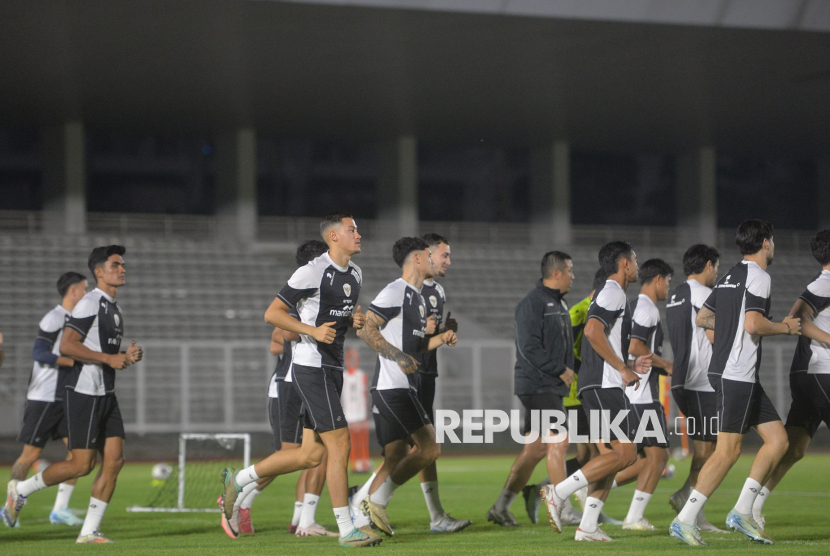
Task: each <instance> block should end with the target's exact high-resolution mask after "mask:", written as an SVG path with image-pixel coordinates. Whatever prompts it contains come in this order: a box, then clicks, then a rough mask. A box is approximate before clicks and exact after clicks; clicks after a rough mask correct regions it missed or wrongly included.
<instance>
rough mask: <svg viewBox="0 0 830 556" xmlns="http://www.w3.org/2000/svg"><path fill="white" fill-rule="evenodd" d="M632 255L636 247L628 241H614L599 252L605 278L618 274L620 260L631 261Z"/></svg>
mask: <svg viewBox="0 0 830 556" xmlns="http://www.w3.org/2000/svg"><path fill="white" fill-rule="evenodd" d="M632 253H634V247H632V246H631V244H630V243H628V242H627V241H612V242H610V243H606V244H605V245H603V246H602V249H600V250H599V265H600V266H601V267H602V270H603V271H604V272H605V277H606V278H608V277H609V276H611V275H612V274H616V273H617V269H619V267H620V259H622V258H626V259H631V254H632Z"/></svg>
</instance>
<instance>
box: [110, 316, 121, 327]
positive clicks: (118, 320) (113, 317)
mask: <svg viewBox="0 0 830 556" xmlns="http://www.w3.org/2000/svg"><path fill="white" fill-rule="evenodd" d="M112 319H113V320H114V321H115V326H121V317H119V316H118V313H115V314H114V315H112Z"/></svg>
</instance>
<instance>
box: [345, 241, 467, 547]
mask: <svg viewBox="0 0 830 556" xmlns="http://www.w3.org/2000/svg"><path fill="white" fill-rule="evenodd" d="M392 258H393V259H394V260H395V263H396V264H397V265H398V266H399V267H401V269H402V271H403V272H402V276H401V278H398V279H397V280H395V281H394V282H392V283H390V284H389V285H387V286H386V287H385V288H384V289H383V290H382V291H381V292H380V293H379V294H378V296H377V297H376V298H375V299H374V301H372V304H371V305H370V306H369V312H368V315H367V319H366V327H365V328H364V329H363V330H361V331H360V332H358V335H359V336H360V337H361V338H362V339H363V341H364V342H366V345H368V346H369V347H371V348H372V349H373V350H375V351H376V352H378V359H377V364H376V366H375V376H374V379H373V380H372V387H371V389H370V390H371V393H372V403H373V405H374V409H373V414H374V416H375V428H376V431H377V435H378V441H379V443H380V445H381V446H382V447H383V451H384V462H383V465H382V466H381V467H380V469H379V470H378V473H377V476H376V477H375V478H374V479H373V480H372V484H371V486H370V487H369V494H368V496H366V497H365V498H364V499H363V501H362V502H361V503H360V508H361V510H362V512H363V514H364V516H365V517H368V518H369V520H370V521H371V523H372V524H373V525H374V526H375V527H377V528H378V529H380V530H381V531H383V533H385V534H386V535H388V536H390V537H391V536H392V535H394V531H393V530H392V527H391V525H390V524H389V519H388V518H387V516H386V507H387V505H388V504H389V500H390V499H391V498H392V494H393V493H394V492H395V490H396V489H397V488H398V487H400V486H401V485H402V484H404V483H405V482H406V481H408V480H409V479H411V478H412V477H414V476H415V475H417V474H418V473H419V472H420V471H422V470H423V469H425V468H426V467H427V466H428V465H430V464H432V463H434V462H435V460H436V459H437V458H438V455H439V454H440V452H441V449H440V446H439V445H438V444H437V442H436V441H435V429H434V428H433V426H432V421H431V416H430V415H429V414H428V413H427V411H426V409H424V407H423V405H421V402H420V401H419V399H418V395H417V392H416V391H415V388H414V384H415V381H416V377H417V372H418V370H419V369H420V368H422V367H423V366H424V364H425V355H426V353H427V352H428V351H432V350H435V349H438V347H440V346H442V345H445V344H446V345H449V346H454V345H455V343H456V336H455V332H454V331H452V330H447V331H445V332H443V333H441V334H438V335H434V336H432V337H431V338H427V335H428V334H431V333H432V330H429V329H428V320H429V321H431V322H430V323H429V324H430V326H434V325H435V319H434V318H430V317H429V316H428V314H427V313H428V311H427V305H426V301H425V300H424V298H423V297H422V296H421V294H420V290H421V287H422V286H423V283H424V280H425V279H426V277H427V276H430V275H434V274H435V272H434V271H433V269H432V261H431V260H430V251H429V245H428V244H427V242H426V241H424V240H423V239H422V238H419V237H404V238H401V239H399V240H398V241H396V242H395V245H394V247H393V248H392ZM375 410H376V412H375ZM410 440H411V441H412V443H413V444H414V445H415V449H414V450H410V444H409V441H410ZM359 517H360V516H358V518H359ZM363 521H364V520H359V519H358V520H355V523H356V524H359V523H362V522H363Z"/></svg>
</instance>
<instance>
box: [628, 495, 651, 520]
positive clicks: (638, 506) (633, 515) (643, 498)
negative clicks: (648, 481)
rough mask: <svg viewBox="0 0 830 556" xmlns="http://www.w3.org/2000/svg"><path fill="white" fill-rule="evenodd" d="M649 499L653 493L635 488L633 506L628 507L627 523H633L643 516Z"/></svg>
mask: <svg viewBox="0 0 830 556" xmlns="http://www.w3.org/2000/svg"><path fill="white" fill-rule="evenodd" d="M649 500H651V494H649V493H648V492H643V491H642V490H635V491H634V497H633V498H632V499H631V506H629V507H628V515H627V516H625V521H626V522H627V523H633V522H635V521H637V520H638V519H640V518H641V517H643V514H644V513H645V511H646V506H648V501H649Z"/></svg>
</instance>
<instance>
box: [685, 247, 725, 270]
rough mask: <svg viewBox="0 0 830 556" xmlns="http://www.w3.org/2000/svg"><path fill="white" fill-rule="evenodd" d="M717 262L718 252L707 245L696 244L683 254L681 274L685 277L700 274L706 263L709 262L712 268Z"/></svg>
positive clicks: (718, 258)
mask: <svg viewBox="0 0 830 556" xmlns="http://www.w3.org/2000/svg"><path fill="white" fill-rule="evenodd" d="M719 260H720V251H718V250H717V249H715V248H714V247H711V246H709V245H705V244H703V243H696V244H695V245H692V246H691V247H689V248H688V249H686V252H685V253H684V254H683V272H684V273H686V276H691V275H692V274H700V273H701V272H703V269H704V268H706V263H709V262H711V263H712V266H714V265H715V264H716V263H717V262H718V261H719Z"/></svg>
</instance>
